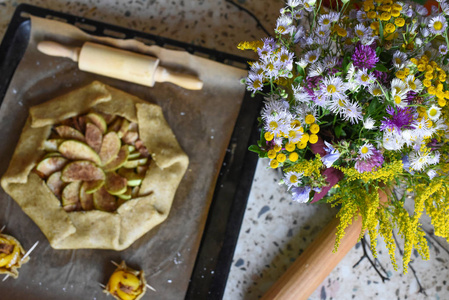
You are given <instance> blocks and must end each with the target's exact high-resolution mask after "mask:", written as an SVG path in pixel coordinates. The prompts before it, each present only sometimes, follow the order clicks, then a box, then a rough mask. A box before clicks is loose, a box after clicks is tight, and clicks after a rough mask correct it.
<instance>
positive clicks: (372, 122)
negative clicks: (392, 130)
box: [363, 117, 377, 130]
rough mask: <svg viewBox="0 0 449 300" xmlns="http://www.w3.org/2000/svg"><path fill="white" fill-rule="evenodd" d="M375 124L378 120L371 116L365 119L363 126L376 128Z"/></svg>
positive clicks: (370, 128)
mask: <svg viewBox="0 0 449 300" xmlns="http://www.w3.org/2000/svg"><path fill="white" fill-rule="evenodd" d="M375 124H376V121H375V120H374V119H372V118H370V117H368V118H366V119H365V120H364V121H363V127H364V128H365V129H368V130H374V129H376V128H377V126H375Z"/></svg>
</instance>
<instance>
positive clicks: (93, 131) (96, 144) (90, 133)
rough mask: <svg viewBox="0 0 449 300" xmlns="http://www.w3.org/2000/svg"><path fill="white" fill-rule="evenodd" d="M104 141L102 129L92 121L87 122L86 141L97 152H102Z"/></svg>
mask: <svg viewBox="0 0 449 300" xmlns="http://www.w3.org/2000/svg"><path fill="white" fill-rule="evenodd" d="M102 141H103V133H102V132H101V129H100V128H98V127H97V126H95V125H94V124H92V123H87V124H86V143H87V144H88V145H89V146H90V147H91V148H92V149H94V150H95V152H97V153H100V150H101V143H102Z"/></svg>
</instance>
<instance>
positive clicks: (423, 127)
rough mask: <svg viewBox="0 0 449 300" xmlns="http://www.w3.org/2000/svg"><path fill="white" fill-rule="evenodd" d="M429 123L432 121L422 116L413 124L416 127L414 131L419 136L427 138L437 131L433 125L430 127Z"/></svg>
mask: <svg viewBox="0 0 449 300" xmlns="http://www.w3.org/2000/svg"><path fill="white" fill-rule="evenodd" d="M429 125H430V123H429V121H428V120H427V119H426V118H421V121H419V122H416V123H415V124H412V127H413V129H414V133H415V134H416V135H417V136H418V137H419V138H426V137H430V136H431V135H432V134H433V133H434V131H435V129H434V128H432V127H430V128H429Z"/></svg>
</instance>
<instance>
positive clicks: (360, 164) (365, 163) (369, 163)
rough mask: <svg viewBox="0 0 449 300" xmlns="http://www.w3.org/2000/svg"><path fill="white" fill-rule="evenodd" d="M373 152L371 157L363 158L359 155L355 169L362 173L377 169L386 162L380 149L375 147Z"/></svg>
mask: <svg viewBox="0 0 449 300" xmlns="http://www.w3.org/2000/svg"><path fill="white" fill-rule="evenodd" d="M372 151H373V154H372V155H371V156H370V158H367V159H362V158H361V157H360V156H359V157H357V162H356V163H355V166H354V167H355V169H356V170H357V171H359V172H360V173H363V172H371V171H375V170H376V169H377V168H378V167H380V166H382V164H383V163H384V157H383V155H382V153H380V151H379V150H377V149H373V150H372Z"/></svg>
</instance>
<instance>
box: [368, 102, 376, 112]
mask: <svg viewBox="0 0 449 300" xmlns="http://www.w3.org/2000/svg"><path fill="white" fill-rule="evenodd" d="M376 106H377V101H376V100H371V103H370V104H369V106H368V115H371V114H372V113H373V112H374V111H375V110H376Z"/></svg>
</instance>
